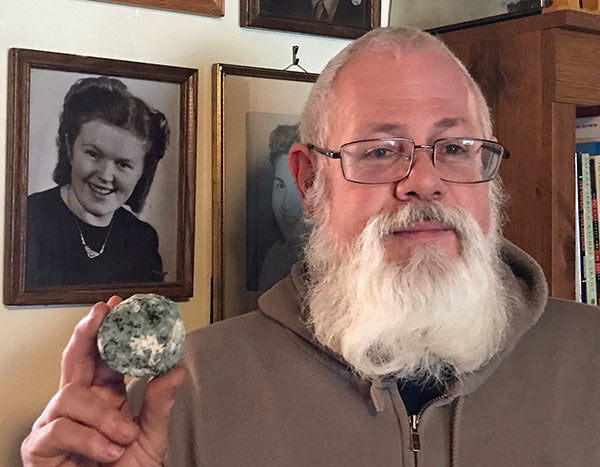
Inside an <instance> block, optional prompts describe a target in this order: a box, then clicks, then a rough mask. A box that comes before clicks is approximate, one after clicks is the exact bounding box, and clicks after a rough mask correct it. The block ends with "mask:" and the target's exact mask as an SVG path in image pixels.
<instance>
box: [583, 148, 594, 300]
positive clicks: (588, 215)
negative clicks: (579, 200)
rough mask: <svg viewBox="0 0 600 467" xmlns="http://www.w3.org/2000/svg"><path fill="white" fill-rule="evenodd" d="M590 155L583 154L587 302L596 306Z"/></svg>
mask: <svg viewBox="0 0 600 467" xmlns="http://www.w3.org/2000/svg"><path fill="white" fill-rule="evenodd" d="M590 169H591V164H590V155H589V154H587V153H582V154H581V174H582V177H583V231H584V235H583V237H584V241H585V277H586V282H585V285H586V302H587V303H589V304H590V305H596V304H597V302H596V280H595V279H596V264H595V260H594V227H593V220H592V179H591V173H590Z"/></svg>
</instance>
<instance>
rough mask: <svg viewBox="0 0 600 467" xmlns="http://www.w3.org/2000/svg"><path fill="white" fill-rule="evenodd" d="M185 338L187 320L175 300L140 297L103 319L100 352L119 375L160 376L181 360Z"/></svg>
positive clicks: (118, 306) (100, 333)
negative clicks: (182, 315) (184, 320)
mask: <svg viewBox="0 0 600 467" xmlns="http://www.w3.org/2000/svg"><path fill="white" fill-rule="evenodd" d="M184 339H185V329H184V327H183V321H182V319H181V315H180V314H179V309H178V308H177V304H176V303H175V302H174V301H172V300H169V299H168V298H166V297H163V296H162V295H156V294H136V295H132V296H131V297H130V298H128V299H127V300H124V301H123V302H121V303H119V304H118V305H117V306H116V307H115V308H114V310H112V311H111V312H110V313H109V314H108V315H107V316H106V317H105V318H104V320H102V323H101V324H100V329H99V330H98V350H99V351H100V356H101V357H102V358H103V359H104V361H105V362H106V363H107V364H108V366H109V367H110V368H112V369H113V370H115V371H118V372H119V373H123V374H127V375H130V376H135V377H146V376H160V375H163V374H165V373H166V372H167V371H169V370H170V369H171V368H173V367H174V366H175V365H176V364H177V362H178V361H179V359H180V358H181V354H182V352H183V342H184Z"/></svg>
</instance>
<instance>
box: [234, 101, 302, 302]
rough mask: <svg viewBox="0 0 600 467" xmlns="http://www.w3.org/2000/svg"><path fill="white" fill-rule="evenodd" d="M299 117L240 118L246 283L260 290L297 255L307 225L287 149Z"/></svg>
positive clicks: (259, 115)
mask: <svg viewBox="0 0 600 467" xmlns="http://www.w3.org/2000/svg"><path fill="white" fill-rule="evenodd" d="M298 125H299V116H298V115H285V114H276V113H269V112H249V113H248V114H247V116H246V144H247V151H246V170H247V173H248V175H247V177H246V282H247V284H246V287H247V290H250V291H255V290H259V291H264V290H267V289H269V288H271V287H272V286H273V285H274V284H275V283H276V282H278V281H280V280H281V279H283V278H284V277H285V276H287V275H288V274H289V272H290V268H291V266H292V265H293V264H294V263H295V262H296V261H298V260H299V259H300V258H301V255H302V247H303V242H304V239H305V236H306V229H307V226H306V224H305V222H304V218H303V216H304V209H303V208H302V202H301V201H300V193H299V192H298V189H297V188H296V185H295V183H294V180H293V178H292V175H291V173H290V171H289V168H288V151H289V149H290V147H291V146H292V144H294V143H296V142H298V141H299V140H300V135H299V132H298Z"/></svg>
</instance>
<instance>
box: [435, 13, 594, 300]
mask: <svg viewBox="0 0 600 467" xmlns="http://www.w3.org/2000/svg"><path fill="white" fill-rule="evenodd" d="M440 37H441V38H442V40H444V42H445V43H446V44H447V45H448V46H449V47H450V49H451V50H452V51H453V52H454V53H456V55H457V56H458V57H459V58H460V59H461V60H462V61H463V62H464V63H465V65H466V66H467V68H468V69H469V70H470V71H471V73H472V74H473V77H474V78H475V80H476V81H477V82H478V83H479V84H480V86H481V88H482V91H483V93H484V95H485V96H486V98H487V99H488V102H489V104H490V107H491V109H492V116H493V119H494V129H495V135H496V137H497V138H498V140H499V141H500V142H501V143H503V144H504V145H505V146H506V147H507V148H508V150H509V151H510V152H511V158H510V159H508V160H506V161H504V163H503V167H502V169H501V176H502V179H503V180H504V184H505V186H506V190H507V193H508V195H509V205H508V207H507V210H506V211H507V214H508V220H507V222H506V225H505V229H504V231H505V234H506V237H507V238H508V239H510V240H511V241H513V242H514V243H516V244H517V245H519V246H520V247H521V248H523V249H524V250H525V251H527V252H528V253H529V254H530V255H532V256H533V257H534V258H535V259H536V260H537V261H538V262H539V263H540V264H541V266H542V268H543V269H544V272H545V274H546V277H547V279H548V286H549V289H550V294H551V295H553V296H555V297H563V298H574V295H575V207H574V205H575V185H574V183H575V182H574V159H573V153H574V151H575V107H576V105H598V104H600V16H595V15H592V14H586V13H582V12H578V11H570V10H562V11H558V12H554V13H547V14H541V15H537V16H530V17H527V18H521V19H515V20H511V21H506V22H502V23H496V24H490V25H486V26H480V27H476V28H470V29H464V30H460V31H454V32H450V33H446V34H443V35H441V36H440Z"/></svg>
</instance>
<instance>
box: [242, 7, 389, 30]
mask: <svg viewBox="0 0 600 467" xmlns="http://www.w3.org/2000/svg"><path fill="white" fill-rule="evenodd" d="M241 8H242V11H241V24H242V26H249V27H258V28H268V29H277V30H280V31H296V32H304V33H308V34H320V35H324V36H333V37H346V38H356V37H360V36H362V35H363V34H364V33H366V32H367V31H370V30H371V29H373V28H376V27H379V26H380V23H381V0H241Z"/></svg>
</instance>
